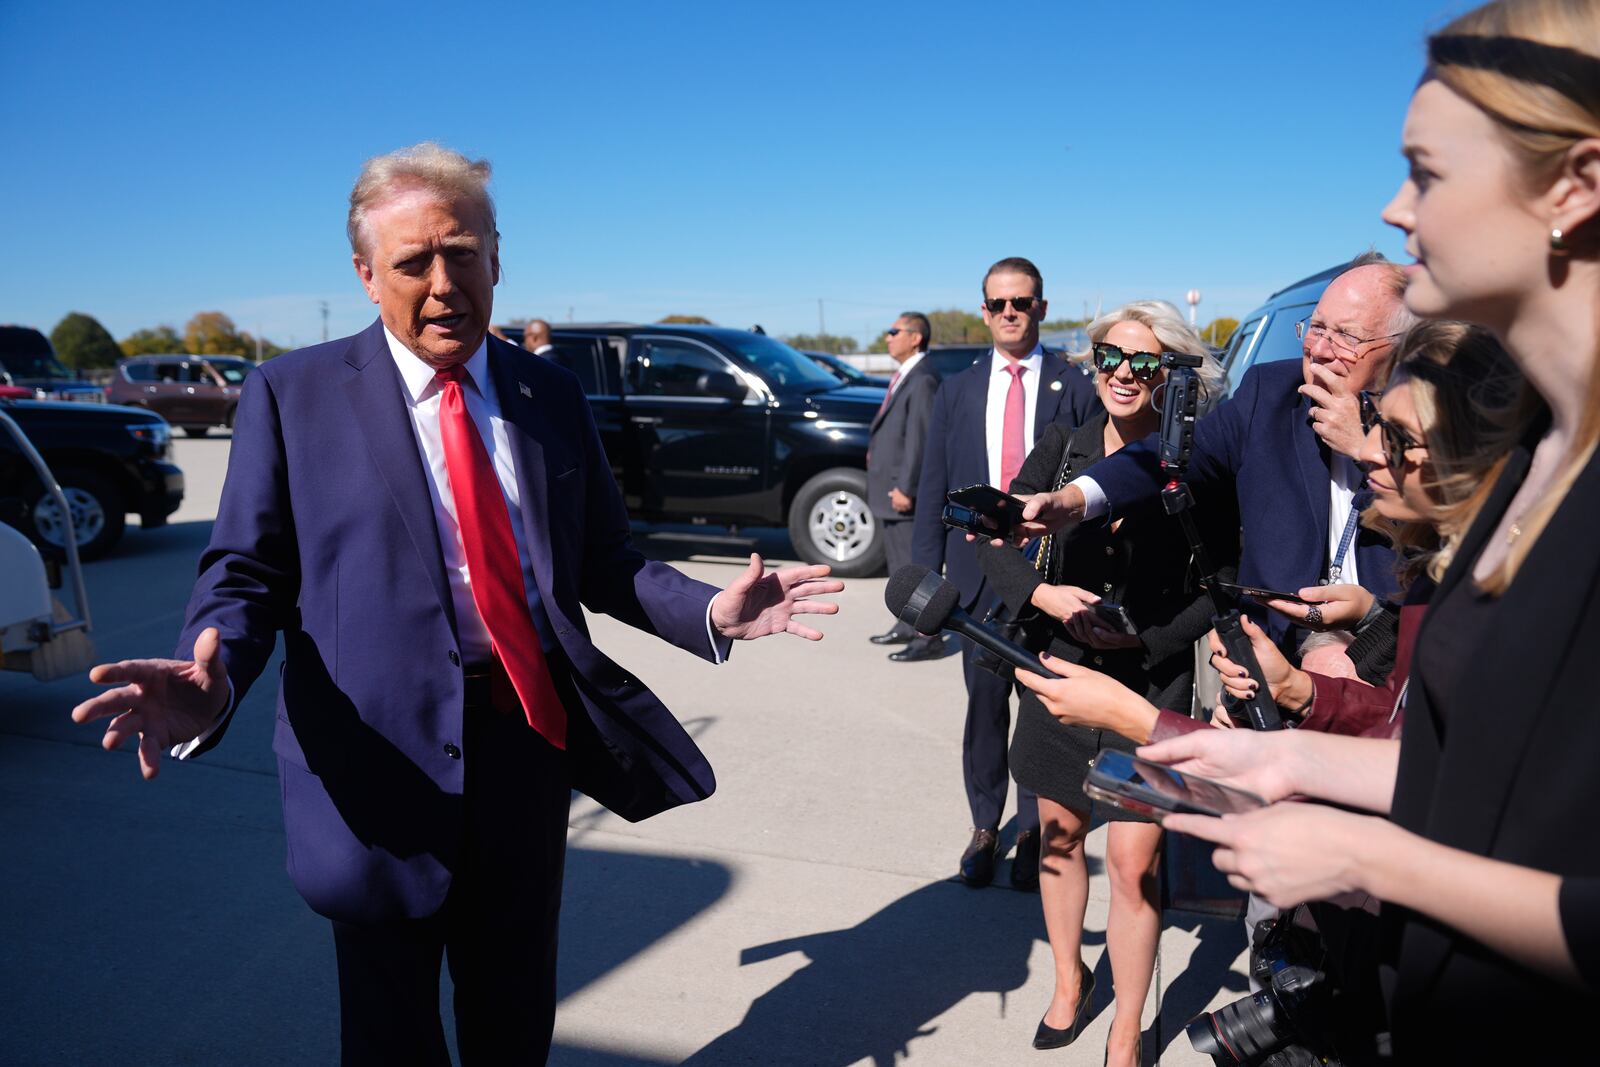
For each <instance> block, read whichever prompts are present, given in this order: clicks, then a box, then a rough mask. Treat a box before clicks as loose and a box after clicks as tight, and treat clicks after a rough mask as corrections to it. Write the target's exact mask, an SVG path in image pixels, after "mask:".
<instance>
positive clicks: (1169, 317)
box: [1070, 300, 1225, 412]
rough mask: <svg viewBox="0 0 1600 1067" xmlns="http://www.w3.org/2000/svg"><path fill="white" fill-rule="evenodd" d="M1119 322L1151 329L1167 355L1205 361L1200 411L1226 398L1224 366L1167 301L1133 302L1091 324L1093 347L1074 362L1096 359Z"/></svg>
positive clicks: (1201, 371)
mask: <svg viewBox="0 0 1600 1067" xmlns="http://www.w3.org/2000/svg"><path fill="white" fill-rule="evenodd" d="M1119 322H1137V323H1140V324H1142V325H1144V326H1146V327H1148V328H1149V330H1150V332H1151V333H1153V334H1155V335H1156V340H1157V341H1160V342H1161V351H1163V352H1182V353H1184V354H1185V355H1190V356H1199V357H1200V358H1201V359H1202V360H1203V361H1204V362H1202V363H1201V365H1200V366H1198V367H1196V368H1195V373H1196V374H1198V375H1199V376H1200V384H1201V385H1202V386H1203V387H1204V393H1205V395H1204V396H1202V397H1201V399H1200V410H1201V411H1202V412H1203V411H1206V410H1207V409H1209V408H1210V407H1211V405H1212V404H1214V403H1216V401H1217V400H1218V399H1219V398H1220V397H1221V396H1222V384H1223V379H1224V377H1225V375H1224V373H1223V370H1222V364H1221V363H1219V362H1218V361H1217V356H1216V353H1215V352H1214V351H1212V348H1211V346H1210V345H1208V344H1206V343H1205V341H1204V340H1203V339H1202V338H1201V337H1200V333H1199V331H1197V330H1196V329H1195V328H1194V327H1193V326H1190V325H1189V324H1188V323H1187V322H1185V321H1184V318H1183V314H1182V312H1180V311H1179V310H1178V309H1177V308H1176V307H1174V306H1173V305H1171V304H1169V303H1167V302H1166V301H1165V300H1132V301H1129V302H1128V303H1126V304H1123V305H1122V306H1121V307H1115V308H1112V309H1111V310H1110V311H1108V312H1106V313H1105V314H1104V315H1101V316H1100V317H1099V318H1097V319H1095V320H1094V321H1093V322H1091V323H1089V330H1088V333H1089V345H1090V347H1088V348H1085V349H1084V350H1083V351H1082V352H1074V353H1072V355H1071V357H1070V358H1071V359H1072V361H1073V362H1074V363H1085V362H1088V361H1089V360H1090V359H1092V358H1093V356H1094V348H1093V346H1094V344H1095V342H1097V341H1104V340H1105V339H1106V334H1108V333H1110V332H1111V327H1113V326H1115V325H1116V324H1117V323H1119Z"/></svg>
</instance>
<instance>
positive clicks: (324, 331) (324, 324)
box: [317, 300, 328, 342]
mask: <svg viewBox="0 0 1600 1067" xmlns="http://www.w3.org/2000/svg"><path fill="white" fill-rule="evenodd" d="M317 303H319V304H321V305H322V340H323V341H324V342H326V341H327V340H328V302H327V301H326V300H319V301H317Z"/></svg>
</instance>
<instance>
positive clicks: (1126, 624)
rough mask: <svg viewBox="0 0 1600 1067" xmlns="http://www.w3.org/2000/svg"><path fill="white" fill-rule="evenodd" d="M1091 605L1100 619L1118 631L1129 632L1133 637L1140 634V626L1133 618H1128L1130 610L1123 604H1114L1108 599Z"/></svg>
mask: <svg viewBox="0 0 1600 1067" xmlns="http://www.w3.org/2000/svg"><path fill="white" fill-rule="evenodd" d="M1090 607H1091V608H1093V609H1094V613H1095V614H1096V615H1098V616H1099V617H1100V621H1102V622H1104V623H1105V624H1106V625H1107V626H1110V627H1111V628H1112V629H1113V630H1116V631H1117V632H1118V633H1124V634H1129V635H1131V636H1133V637H1137V636H1139V628H1138V627H1137V626H1135V625H1134V624H1133V620H1132V619H1130V618H1128V611H1127V609H1126V608H1124V607H1123V606H1122V605H1121V604H1113V603H1111V602H1110V601H1108V600H1102V601H1100V603H1098V604H1091V605H1090Z"/></svg>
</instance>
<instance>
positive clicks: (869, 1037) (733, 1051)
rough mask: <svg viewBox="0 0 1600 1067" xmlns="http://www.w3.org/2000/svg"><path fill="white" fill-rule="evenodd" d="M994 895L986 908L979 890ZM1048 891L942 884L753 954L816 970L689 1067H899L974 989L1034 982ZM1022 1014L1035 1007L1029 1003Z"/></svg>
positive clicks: (749, 952) (784, 987)
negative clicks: (860, 1066)
mask: <svg viewBox="0 0 1600 1067" xmlns="http://www.w3.org/2000/svg"><path fill="white" fill-rule="evenodd" d="M975 892H983V893H985V895H986V899H985V900H984V901H983V904H984V905H985V907H984V908H982V909H978V908H976V907H975V904H976V903H977V901H976V900H975V898H974V896H973V894H974V893H975ZM1038 912H1039V901H1038V898H1037V897H1036V896H1033V895H1031V894H1023V893H1014V894H1013V893H997V892H995V891H993V890H972V889H968V888H966V887H965V886H960V885H951V884H950V883H948V882H935V883H932V884H930V885H926V886H923V887H922V888H921V889H917V890H915V891H914V892H912V893H909V894H907V895H906V896H904V897H901V898H900V899H899V900H897V901H895V902H894V903H892V904H890V905H889V906H888V907H886V908H884V909H883V910H881V911H879V912H878V913H876V914H875V915H872V916H871V917H869V918H867V919H865V920H864V921H862V922H861V923H859V924H857V925H856V926H853V927H850V928H849V929H844V930H833V931H830V932H827V933H820V934H811V935H808V936H804V937H796V938H790V939H786V940H783V941H774V942H771V943H769V944H765V945H757V946H754V947H752V948H748V949H745V950H744V952H743V953H741V954H740V963H741V964H743V965H748V964H753V963H760V962H762V961H764V960H770V959H774V958H776V957H779V956H783V955H785V954H787V953H790V952H800V953H803V954H804V955H805V956H806V958H807V959H809V961H810V962H809V963H808V964H807V965H806V966H804V967H802V968H801V969H800V970H798V971H796V972H795V973H794V974H792V975H790V976H789V977H788V978H787V979H785V980H784V981H782V982H780V983H779V984H778V985H777V986H775V987H774V988H773V989H771V990H770V991H768V992H767V993H765V994H763V995H762V996H760V997H759V998H757V999H756V1001H755V1002H754V1003H753V1004H752V1005H751V1006H750V1010H749V1012H748V1013H746V1015H745V1017H744V1020H743V1021H742V1022H740V1024H739V1025H738V1026H737V1027H735V1028H734V1029H732V1030H730V1031H728V1032H727V1033H725V1034H723V1035H722V1036H720V1037H718V1038H717V1039H715V1040H714V1041H712V1042H711V1043H710V1044H709V1045H706V1046H705V1047H704V1048H702V1049H700V1050H699V1051H698V1052H696V1053H695V1054H694V1055H692V1056H690V1057H689V1058H688V1059H687V1060H685V1061H684V1063H685V1064H686V1065H687V1064H692V1065H695V1067H711V1065H718V1067H721V1065H726V1064H736V1063H762V1064H809V1065H812V1067H827V1065H834V1064H837V1065H844V1064H853V1063H856V1062H858V1061H860V1060H863V1059H870V1060H871V1061H872V1062H873V1063H874V1064H876V1065H878V1067H891V1065H893V1064H894V1063H896V1062H897V1058H898V1057H904V1056H906V1055H907V1054H908V1046H909V1045H910V1044H911V1042H912V1041H913V1040H915V1039H916V1038H918V1037H922V1036H926V1035H928V1034H931V1033H932V1032H933V1029H932V1028H930V1026H929V1022H930V1020H932V1019H935V1018H937V1017H938V1016H940V1015H942V1014H943V1013H944V1012H946V1011H948V1010H949V1009H950V1008H951V1007H953V1006H954V1005H956V1004H957V1003H959V1002H960V1001H962V1000H964V999H965V998H966V997H968V996H970V995H971V994H973V993H984V992H990V993H998V994H1000V995H1001V997H1002V1005H1003V1006H1004V1009H1005V1010H1010V1005H1009V1004H1007V1002H1006V1001H1005V994H1007V993H1009V992H1011V991H1012V990H1014V989H1018V988H1020V987H1021V986H1022V985H1023V984H1024V983H1025V982H1026V981H1027V980H1028V956H1029V954H1030V953H1031V952H1032V951H1033V944H1034V940H1035V938H1036V936H1037V935H1038V934H1039V933H1041V932H1042V922H1041V920H1040V918H1039V914H1038ZM1022 1010H1025V1011H1029V1012H1031V1011H1032V1010H1033V1006H1032V1005H1029V1006H1026V1007H1025V1008H1023V1009H1022Z"/></svg>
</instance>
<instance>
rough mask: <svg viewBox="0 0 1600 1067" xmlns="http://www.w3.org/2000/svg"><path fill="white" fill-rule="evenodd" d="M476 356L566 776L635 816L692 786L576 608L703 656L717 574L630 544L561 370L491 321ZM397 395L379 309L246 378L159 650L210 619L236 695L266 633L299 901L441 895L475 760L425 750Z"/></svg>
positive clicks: (639, 692)
mask: <svg viewBox="0 0 1600 1067" xmlns="http://www.w3.org/2000/svg"><path fill="white" fill-rule="evenodd" d="M489 368H490V373H491V375H492V376H493V379H494V383H495V391H496V393H497V394H498V397H499V402H500V407H501V412H502V415H503V417H504V418H505V420H506V421H507V423H508V424H509V426H510V427H511V428H512V432H511V440H512V445H513V449H514V453H515V455H514V465H515V467H516V473H517V479H518V481H519V483H520V488H521V501H522V506H521V512H522V514H521V518H522V523H523V528H524V530H525V532H526V534H527V545H528V553H529V556H530V557H531V562H532V567H533V572H534V576H535V578H536V580H537V582H538V586H539V591H540V595H541V597H542V598H543V602H544V610H545V612H546V614H547V615H548V617H549V620H550V623H551V627H552V630H553V632H554V634H555V637H556V639H557V641H558V642H559V644H560V647H561V651H562V652H563V653H564V655H565V658H566V659H567V661H569V662H570V664H571V681H572V686H573V688H574V689H575V690H576V691H577V693H578V695H579V698H580V702H581V706H580V707H569V708H568V709H567V712H568V717H569V733H570V737H569V741H568V757H569V765H570V767H571V770H572V775H573V781H574V784H575V785H576V786H577V787H578V788H580V789H583V790H584V791H585V792H587V793H589V795H591V796H593V797H594V798H595V799H596V800H599V801H600V802H601V803H603V804H605V805H606V806H607V807H609V808H611V810H613V811H615V812H617V813H618V814H620V815H622V816H624V817H626V818H629V819H635V820H636V819H641V818H645V817H646V816H649V815H653V814H655V813H656V812H659V811H662V810H664V809H666V808H669V807H672V806H673V805H676V804H681V803H684V802H687V801H693V800H699V799H702V798H704V797H706V796H709V795H710V794H711V791H712V790H713V789H714V788H715V781H714V779H713V777H712V774H711V768H710V766H709V765H708V764H707V762H706V760H705V758H704V756H702V755H701V753H700V751H699V750H698V749H697V748H696V747H695V745H694V743H693V742H692V741H690V739H689V737H688V735H687V734H685V733H684V731H683V729H682V727H680V726H679V725H678V723H677V721H676V720H675V719H673V717H672V716H671V714H670V713H669V712H668V711H667V709H666V708H665V707H664V706H662V704H661V702H660V701H659V700H657V699H656V698H655V696H654V695H653V694H651V692H650V691H649V690H648V689H646V688H644V686H642V685H640V684H639V683H638V682H636V681H634V680H633V679H632V678H630V677H629V676H628V675H627V674H626V673H625V672H624V671H623V670H622V669H621V668H620V667H619V666H617V665H616V664H615V663H613V662H612V661H611V660H609V659H607V658H606V657H605V656H604V655H602V654H601V653H600V652H599V650H597V649H596V648H595V646H594V645H593V644H592V643H591V642H590V640H589V635H588V632H587V629H586V627H585V625H584V620H583V612H582V610H581V607H580V605H585V606H588V607H589V608H591V609H593V610H595V611H599V612H604V613H606V614H609V615H613V616H615V617H617V618H619V619H621V620H623V621H624V622H627V623H629V624H631V625H633V626H636V627H638V628H639V629H642V630H645V631H646V632H648V633H652V634H656V635H658V636H660V637H663V638H665V639H666V640H668V641H671V642H672V643H673V644H676V645H678V646H679V647H681V648H684V649H686V650H688V651H691V652H693V653H695V654H697V655H700V656H703V657H706V658H711V655H712V653H711V649H710V647H709V642H708V638H707V634H706V624H705V612H706V605H707V604H708V603H709V601H710V598H711V597H712V595H714V593H715V590H714V589H713V588H712V587H710V586H708V585H705V584H703V583H700V582H696V581H693V580H691V579H689V578H687V577H685V576H683V575H681V574H679V573H678V572H677V571H675V570H673V569H672V568H670V567H668V566H666V565H664V564H661V563H651V562H647V561H646V560H645V559H644V558H643V557H642V556H641V555H639V553H638V552H636V551H635V550H634V549H633V547H632V546H631V544H630V543H629V540H628V519H627V514H626V512H625V511H624V509H623V504H622V500H621V497H620V496H619V494H618V491H617V487H616V483H615V481H614V480H613V478H612V474H611V468H610V466H609V464H608V463H607V462H606V458H605V455H604V454H603V452H602V450H601V446H600V439H599V436H598V434H597V433H596V431H595V425H594V420H593V417H592V416H591V414H590V411H589V405H588V403H587V402H586V401H585V400H584V397H583V392H582V390H581V388H580V387H579V385H578V382H577V379H576V378H574V377H573V376H572V375H571V374H570V373H568V372H567V371H565V370H563V369H561V368H560V367H558V366H557V365H556V364H555V363H554V362H552V361H550V360H547V359H541V358H538V357H536V356H533V355H530V354H528V353H526V352H524V351H522V350H521V349H519V348H516V347H514V346H512V345H509V344H506V343H504V342H502V341H499V340H497V339H495V338H493V337H491V338H490V339H489ZM402 390H403V386H402V383H401V380H400V374H399V371H398V370H397V369H396V367H395V365H394V361H393V359H392V358H391V357H390V354H389V349H388V346H387V344H386V343H385V340H384V336H383V327H382V324H381V323H374V324H373V325H372V326H371V327H370V328H368V329H367V330H365V331H363V332H362V333H360V334H357V335H355V336H354V337H346V338H343V339H341V340H337V341H332V342H329V343H327V344H323V345H319V346H317V347H314V348H308V349H304V350H302V351H299V352H293V353H290V354H288V355H285V356H280V357H278V358H276V359H274V360H272V361H271V362H269V363H266V364H263V365H262V367H261V369H260V370H258V371H257V372H256V373H254V374H252V375H251V376H250V378H249V380H248V382H247V384H246V385H245V388H244V392H243V395H242V396H241V397H240V401H239V410H238V415H237V419H236V421H235V426H234V439H233V448H232V453H231V456H230V459H229V465H228V475H227V481H226V484H225V486H224V488H223V493H222V502H221V506H220V508H219V511H218V514H217V521H216V525H215V527H214V529H213V531H212V537H211V543H210V546H209V547H208V548H207V549H206V552H205V554H204V556H203V557H202V558H201V562H200V576H199V580H198V582H197V583H196V585H195V588H194V593H193V596H192V597H191V599H190V602H189V607H188V614H187V619H186V621H185V624H184V629H183V634H182V637H181V638H180V642H179V647H178V656H179V657H180V658H189V657H190V655H191V654H192V650H193V647H194V641H195V638H196V637H197V636H198V634H199V633H200V631H201V630H202V629H204V628H205V627H207V626H216V627H217V628H218V629H219V630H220V631H221V634H222V657H223V660H224V662H225V663H226V665H227V669H228V676H229V678H230V679H231V680H232V682H233V685H234V688H235V692H236V695H237V696H238V697H240V698H242V697H243V696H244V694H245V692H246V690H248V689H249V687H250V685H251V683H252V682H254V681H255V679H256V676H257V675H258V674H260V672H261V670H262V667H263V666H264V665H265V663H266V661H267V658H268V656H269V655H271V653H272V649H273V645H274V641H275V638H276V634H277V633H278V632H279V631H282V633H283V634H284V642H285V657H284V665H283V672H282V678H281V682H280V686H279V694H278V723H277V729H276V733H275V735H274V739H273V748H274V750H275V751H276V752H277V754H278V756H279V774H280V776H281V778H282V792H283V809H284V826H285V831H286V835H287V839H288V851H289V863H288V865H289V873H290V875H291V877H292V878H293V880H294V883H295V886H296V888H298V889H299V890H300V892H301V894H302V895H303V896H304V897H305V898H306V900H307V901H308V902H309V903H310V904H311V906H312V907H313V908H314V909H315V910H317V911H318V912H321V913H322V914H324V915H327V916H329V917H331V918H336V919H343V920H347V921H356V922H376V921H384V920H389V919H394V918H399V917H418V916H425V915H430V914H432V913H433V912H435V911H437V910H438V908H439V907H440V905H442V904H443V902H444V898H445V894H446V892H447V891H448V889H449V885H450V878H451V871H452V869H453V868H454V866H455V863H454V858H455V856H456V855H457V853H458V850H459V838H460V833H461V825H462V821H461V800H462V783H463V774H464V769H465V764H466V762H467V761H468V760H470V759H472V753H471V752H466V753H460V752H458V753H457V756H460V757H461V758H456V757H453V756H452V755H450V754H449V752H447V750H446V746H458V745H459V744H460V742H461V738H462V716H463V681H462V672H461V666H460V655H459V646H458V641H457V634H456V625H455V617H454V610H453V608H452V604H451V597H450V589H449V585H448V583H447V580H446V577H445V572H444V563H443V557H442V555H441V553H440V548H439V535H438V529H437V526H436V525H435V521H434V515H433V507H432V504H431V502H430V499H429V495H428V488H427V482H426V481H425V477H426V476H425V474H424V472H423V468H422V461H421V458H420V456H419V454H418V449H417V443H416V438H415V436H414V435H413V433H412V429H411V424H410V416H409V413H408V412H407V410H406V407H405V400H404V396H403V392H402ZM220 736H221V731H218V733H217V734H216V735H214V736H213V738H212V739H211V742H210V743H215V741H216V740H217V739H218V738H220ZM514 826H515V823H514V821H513V822H511V823H509V825H508V829H509V830H511V831H512V832H514ZM556 877H559V873H557V874H556Z"/></svg>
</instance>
